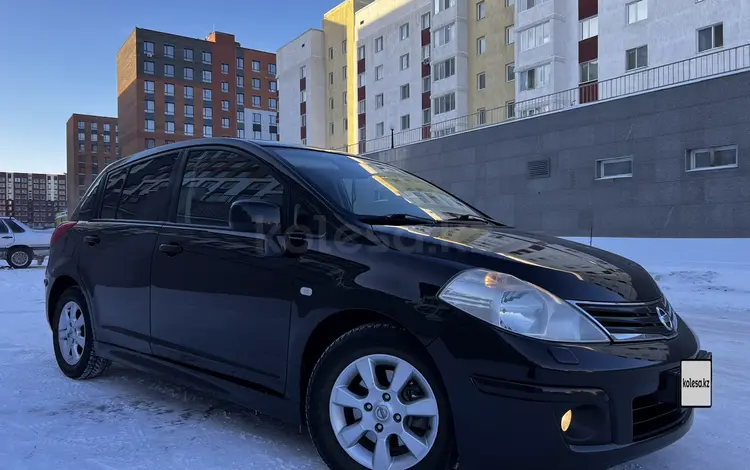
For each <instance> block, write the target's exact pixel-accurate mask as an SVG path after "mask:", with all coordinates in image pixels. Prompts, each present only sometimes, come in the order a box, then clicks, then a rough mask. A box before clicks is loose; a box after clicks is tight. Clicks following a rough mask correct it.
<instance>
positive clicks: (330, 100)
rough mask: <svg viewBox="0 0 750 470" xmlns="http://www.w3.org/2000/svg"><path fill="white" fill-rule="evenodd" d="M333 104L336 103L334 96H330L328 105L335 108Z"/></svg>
mask: <svg viewBox="0 0 750 470" xmlns="http://www.w3.org/2000/svg"><path fill="white" fill-rule="evenodd" d="M333 105H334V103H333V98H329V99H328V106H329V107H330V108H331V109H333V107H334V106H333Z"/></svg>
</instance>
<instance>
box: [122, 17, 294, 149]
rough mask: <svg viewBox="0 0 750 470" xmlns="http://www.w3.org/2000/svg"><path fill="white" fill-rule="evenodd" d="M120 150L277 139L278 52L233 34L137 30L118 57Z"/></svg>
mask: <svg viewBox="0 0 750 470" xmlns="http://www.w3.org/2000/svg"><path fill="white" fill-rule="evenodd" d="M117 94H118V97H117V114H118V120H119V125H120V135H121V137H122V153H123V155H130V154H133V153H135V152H138V151H141V150H144V149H147V148H153V147H155V146H157V145H164V144H167V143H171V142H175V141H181V140H186V139H193V138H201V137H212V136H214V137H240V138H252V139H263V140H278V138H279V130H278V109H279V93H278V86H277V81H276V55H275V54H273V53H269V52H264V51H259V50H255V49H248V48H244V47H242V46H241V45H240V44H239V43H238V42H237V41H236V40H235V37H234V35H232V34H227V33H221V32H213V33H211V34H210V35H209V36H208V37H206V38H205V39H196V38H190V37H185V36H178V35H175V34H169V33H163V32H159V31H152V30H147V29H142V28H136V29H135V30H134V31H133V32H132V33H131V35H130V37H128V39H127V40H126V41H125V44H123V46H122V47H121V48H120V51H119V52H118V53H117Z"/></svg>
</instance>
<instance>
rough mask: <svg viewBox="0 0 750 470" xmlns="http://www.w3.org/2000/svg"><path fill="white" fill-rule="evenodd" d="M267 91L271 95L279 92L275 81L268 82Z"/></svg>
mask: <svg viewBox="0 0 750 470" xmlns="http://www.w3.org/2000/svg"><path fill="white" fill-rule="evenodd" d="M331 75H333V74H331ZM268 91H270V92H272V93H276V92H277V91H279V89H278V85H277V84H276V81H275V80H271V81H269V82H268Z"/></svg>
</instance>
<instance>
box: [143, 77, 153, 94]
mask: <svg viewBox="0 0 750 470" xmlns="http://www.w3.org/2000/svg"><path fill="white" fill-rule="evenodd" d="M143 92H144V93H147V94H151V95H152V94H154V82H152V81H150V80H146V81H145V82H143Z"/></svg>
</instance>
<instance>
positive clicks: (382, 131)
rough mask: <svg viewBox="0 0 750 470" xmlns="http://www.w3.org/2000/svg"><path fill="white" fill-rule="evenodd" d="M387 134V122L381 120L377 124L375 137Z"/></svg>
mask: <svg viewBox="0 0 750 470" xmlns="http://www.w3.org/2000/svg"><path fill="white" fill-rule="evenodd" d="M384 135H385V123H383V122H379V123H377V124H375V137H383V136H384Z"/></svg>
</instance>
